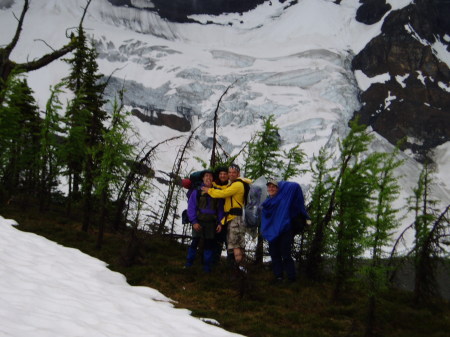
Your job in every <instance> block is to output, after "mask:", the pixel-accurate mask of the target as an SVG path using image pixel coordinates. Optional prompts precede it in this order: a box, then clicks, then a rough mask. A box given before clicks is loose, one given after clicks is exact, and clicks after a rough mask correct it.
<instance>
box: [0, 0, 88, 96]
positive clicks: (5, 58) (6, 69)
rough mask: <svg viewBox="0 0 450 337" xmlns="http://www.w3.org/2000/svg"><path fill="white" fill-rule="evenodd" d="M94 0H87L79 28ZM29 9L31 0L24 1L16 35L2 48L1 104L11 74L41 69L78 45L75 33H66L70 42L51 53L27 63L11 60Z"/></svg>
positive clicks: (0, 73) (0, 53)
mask: <svg viewBox="0 0 450 337" xmlns="http://www.w3.org/2000/svg"><path fill="white" fill-rule="evenodd" d="M91 1H92V0H87V2H86V6H85V7H84V8H83V15H82V17H81V19H80V23H79V28H81V27H82V25H83V20H84V18H85V15H86V12H87V9H88V7H89V5H90V3H91ZM28 9H29V0H25V1H24V5H23V9H22V12H21V14H20V17H19V18H18V19H17V28H16V32H15V34H14V37H13V38H12V40H11V42H10V43H9V44H8V45H6V47H4V48H0V76H1V77H0V104H2V103H3V100H4V97H5V96H4V93H5V89H6V86H7V83H8V79H9V77H10V75H11V74H18V73H26V72H30V71H33V70H37V69H40V68H42V67H45V66H46V65H48V64H50V63H51V62H53V61H55V60H57V59H58V58H60V57H61V56H64V55H66V54H67V53H69V52H71V51H72V50H74V49H75V47H76V37H75V36H74V35H71V36H68V35H67V33H66V37H67V38H70V41H69V43H67V44H66V45H64V46H63V47H61V48H60V49H56V50H54V49H52V48H51V49H52V52H51V53H48V54H45V55H43V56H41V57H40V58H38V59H35V60H32V61H29V62H25V63H17V62H14V61H13V60H11V58H10V57H11V53H12V51H13V50H14V48H15V47H16V45H17V42H18V41H19V38H20V34H21V32H22V28H23V22H24V20H25V15H26V13H27V11H28Z"/></svg>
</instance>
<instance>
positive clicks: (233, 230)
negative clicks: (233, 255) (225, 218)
mask: <svg viewBox="0 0 450 337" xmlns="http://www.w3.org/2000/svg"><path fill="white" fill-rule="evenodd" d="M227 227H228V232H227V241H228V246H227V249H228V250H233V249H235V248H242V249H244V248H245V224H244V221H243V218H242V217H241V216H237V217H235V218H234V219H233V220H231V221H230V222H228V226H227Z"/></svg>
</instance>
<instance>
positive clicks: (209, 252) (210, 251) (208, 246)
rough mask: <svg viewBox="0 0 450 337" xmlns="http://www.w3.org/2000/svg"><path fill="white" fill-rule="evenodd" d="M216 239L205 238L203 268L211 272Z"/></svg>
mask: <svg viewBox="0 0 450 337" xmlns="http://www.w3.org/2000/svg"><path fill="white" fill-rule="evenodd" d="M214 247H215V241H214V239H205V245H204V250H203V270H204V271H205V272H207V273H210V272H211V266H212V264H213V259H214Z"/></svg>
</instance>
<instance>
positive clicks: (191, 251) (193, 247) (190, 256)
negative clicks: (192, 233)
mask: <svg viewBox="0 0 450 337" xmlns="http://www.w3.org/2000/svg"><path fill="white" fill-rule="evenodd" d="M199 242H200V238H199V237H194V238H192V241H191V244H190V246H189V248H188V253H187V258H186V264H185V266H186V267H190V266H192V265H193V264H194V260H195V256H196V255H197V247H198V244H199Z"/></svg>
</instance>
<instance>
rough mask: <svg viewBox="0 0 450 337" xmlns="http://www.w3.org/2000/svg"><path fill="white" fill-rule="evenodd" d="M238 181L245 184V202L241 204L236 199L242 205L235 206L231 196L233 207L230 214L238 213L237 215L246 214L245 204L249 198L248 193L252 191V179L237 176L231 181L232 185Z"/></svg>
mask: <svg viewBox="0 0 450 337" xmlns="http://www.w3.org/2000/svg"><path fill="white" fill-rule="evenodd" d="M236 181H239V182H241V183H242V185H244V204H243V205H241V204H240V203H239V202H237V201H236V203H237V204H238V205H239V206H240V207H233V197H232V198H231V206H232V207H231V209H230V211H229V214H231V215H237V216H244V208H245V205H246V204H247V198H248V194H249V192H250V185H251V183H252V181H251V180H250V179H247V178H237V179H236V180H235V181H233V182H232V183H231V185H233V184H234V183H235V182H236Z"/></svg>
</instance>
